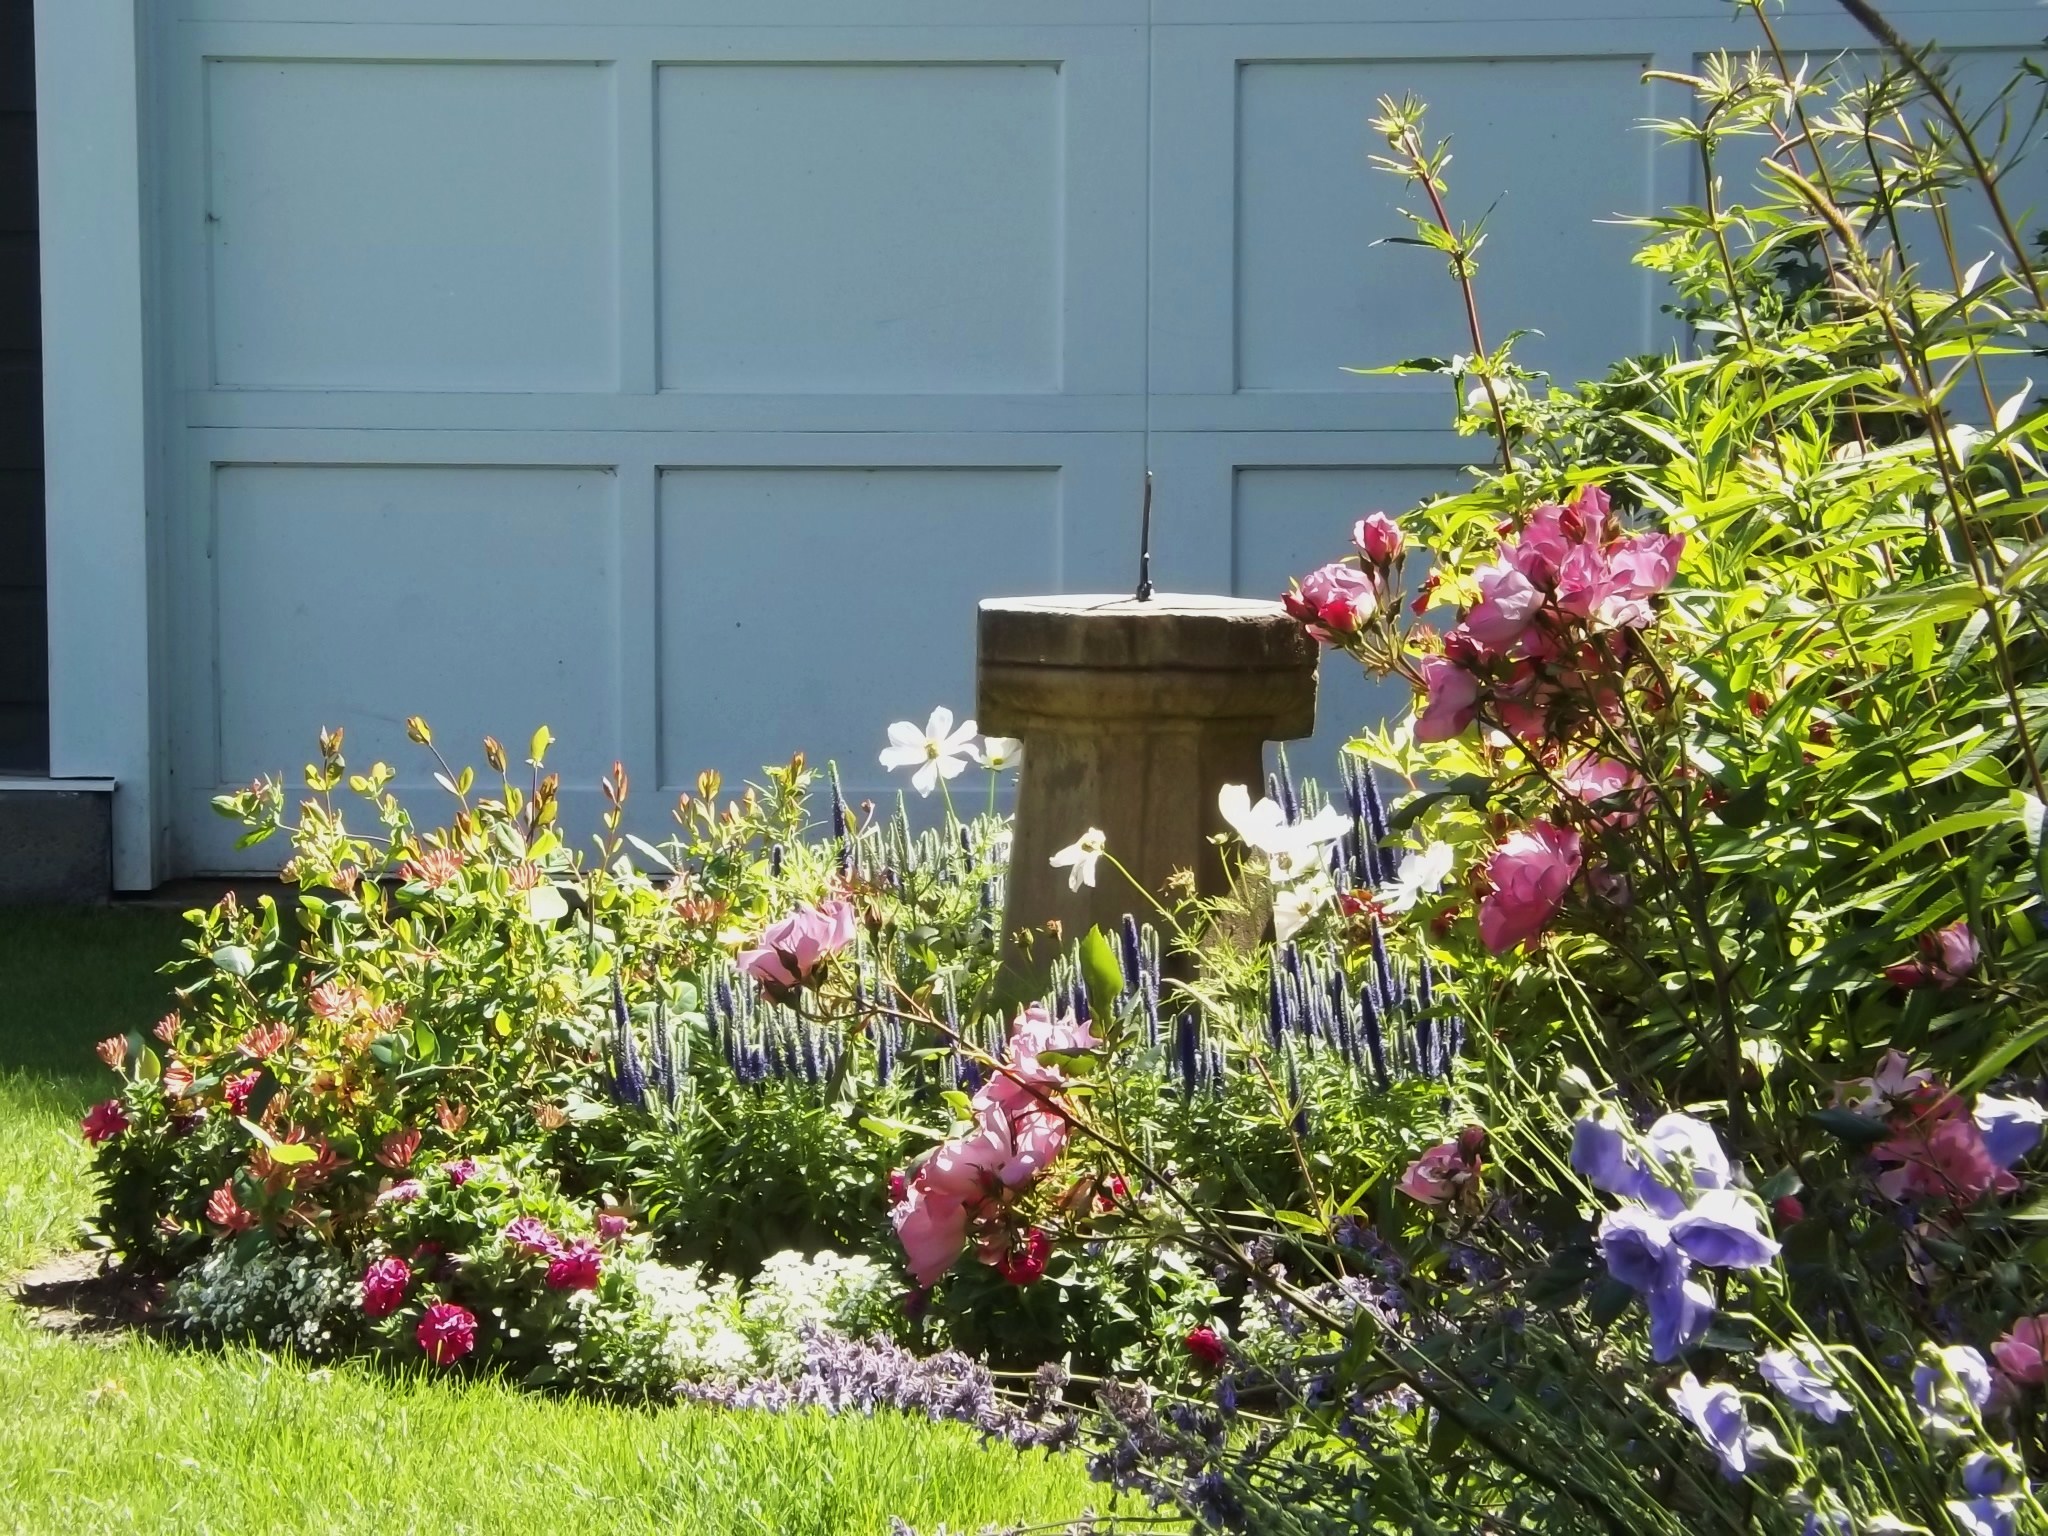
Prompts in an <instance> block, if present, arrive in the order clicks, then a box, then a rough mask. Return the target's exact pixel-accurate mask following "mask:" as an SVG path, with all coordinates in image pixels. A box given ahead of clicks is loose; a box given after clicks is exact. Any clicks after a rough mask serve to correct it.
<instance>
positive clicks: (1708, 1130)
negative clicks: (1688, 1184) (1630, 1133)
mask: <svg viewBox="0 0 2048 1536" xmlns="http://www.w3.org/2000/svg"><path fill="white" fill-rule="evenodd" d="M1643 1140H1644V1141H1646V1142H1647V1143H1649V1147H1650V1153H1651V1155H1652V1156H1653V1157H1655V1158H1656V1159H1657V1161H1658V1162H1660V1163H1662V1164H1664V1165H1665V1167H1667V1168H1671V1169H1673V1170H1674V1171H1675V1172H1678V1173H1681V1174H1690V1175H1691V1178H1692V1186H1693V1188H1695V1189H1726V1188H1727V1187H1728V1179H1729V1170H1728V1154H1727V1153H1726V1152H1724V1151H1722V1150H1721V1142H1720V1138H1718V1137H1717V1136H1715V1135H1714V1128H1713V1127H1712V1126H1710V1125H1708V1124H1707V1123H1706V1121H1704V1120H1695V1119H1694V1118H1693V1117H1692V1116H1691V1115H1665V1116H1664V1117H1663V1118H1661V1119H1660V1120H1658V1121H1657V1123H1656V1124H1655V1125H1653V1126H1651V1127H1650V1129H1649V1131H1648V1133H1647V1134H1645V1136H1644V1137H1643Z"/></svg>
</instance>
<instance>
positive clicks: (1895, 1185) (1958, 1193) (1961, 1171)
mask: <svg viewBox="0 0 2048 1536" xmlns="http://www.w3.org/2000/svg"><path fill="white" fill-rule="evenodd" d="M1835 1101H1836V1103H1837V1104H1839V1105H1841V1106H1842V1107H1844V1108H1847V1109H1851V1110H1853V1111H1855V1112H1856V1113H1857V1114H1859V1115H1865V1116H1868V1117H1870V1118H1873V1119H1881V1120H1882V1121H1883V1122H1884V1125H1885V1128H1886V1130H1887V1131H1888V1132H1889V1133H1890V1134H1889V1135H1887V1136H1886V1137H1885V1139H1884V1140H1882V1141H1880V1142H1879V1143H1878V1144H1877V1145H1876V1146H1874V1147H1873V1148H1871V1156H1872V1157H1873V1158H1874V1159H1876V1161H1877V1162H1878V1163H1880V1164H1882V1165H1884V1167H1885V1171H1884V1172H1883V1173H1881V1174H1879V1175H1878V1179H1877V1187H1878V1189H1879V1191H1880V1192H1881V1193H1882V1194H1883V1195H1884V1196H1885V1197H1886V1198H1887V1199H1890V1200H1947V1201H1951V1202H1953V1203H1954V1204H1956V1205H1972V1204H1975V1203H1976V1202H1977V1201H1978V1200H1981V1199H1983V1198H1984V1196H1986V1195H1991V1194H2000V1195H2003V1194H2010V1193H2011V1192H2012V1191H2014V1190H2016V1189H2018V1188H2019V1180H2018V1179H2017V1178H2016V1177H2014V1175H2013V1173H2012V1171H2011V1170H2012V1167H2013V1165H2014V1164H2016V1163H2017V1162H2019V1160H2020V1159H2021V1158H2023V1157H2025V1156H2026V1155H2027V1154H2028V1153H2029V1152H2031V1151H2033V1149H2034V1148H2035V1147H2036V1146H2037V1145H2038V1144H2039V1143H2040V1140H2041V1136H2042V1130H2043V1126H2044V1124H2048V1109H2044V1108H2043V1107H2042V1106H2041V1105H2040V1104H2037V1103H2036V1102H2034V1101H2033V1100H2031V1099H2022V1098H2009V1099H2008V1098H1995V1097H1993V1096H1991V1095H1989V1094H1983V1095H1979V1097H1978V1099H1977V1102H1976V1105H1975V1107H1974V1108H1971V1107H1968V1106H1965V1105H1964V1103H1963V1101H1962V1100H1961V1099H1960V1098H1958V1097H1957V1096H1956V1095H1955V1094H1954V1093H1953V1092H1952V1091H1950V1089H1949V1087H1948V1085H1947V1084H1945V1083H1943V1082H1941V1081H1940V1080H1939V1079H1938V1078H1936V1077H1935V1076H1933V1074H1931V1073H1929V1072H1925V1071H1914V1070H1913V1069H1912V1064H1911V1063H1910V1062H1909V1061H1908V1060H1907V1058H1906V1056H1905V1055H1904V1054H1903V1053H1902V1052H1899V1051H1888V1052H1886V1053H1885V1056H1884V1059H1883V1060H1882V1061H1880V1062H1879V1063H1878V1068H1877V1071H1876V1073H1874V1074H1873V1075H1872V1076H1870V1077H1862V1078H1855V1079H1852V1080H1850V1081H1849V1082H1845V1083H1838V1084H1836V1085H1835Z"/></svg>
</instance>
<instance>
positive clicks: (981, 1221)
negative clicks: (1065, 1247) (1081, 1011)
mask: <svg viewBox="0 0 2048 1536" xmlns="http://www.w3.org/2000/svg"><path fill="white" fill-rule="evenodd" d="M1101 1044H1102V1042H1101V1041H1100V1040H1097V1039H1096V1038H1095V1036H1094V1035H1093V1034H1091V1033H1090V1032H1089V1029H1088V1026H1087V1025H1085V1024H1080V1023H1076V1022H1075V1021H1074V1020H1073V1019H1072V1018H1071V1017H1068V1018H1063V1019H1060V1020H1059V1021H1057V1022H1055V1021H1054V1020H1053V1018H1052V1017H1051V1015H1050V1014H1048V1013H1047V1012H1046V1010H1045V1008H1044V1007H1043V1006H1041V1005H1037V1004H1034V1005H1033V1006H1032V1007H1030V1008H1027V1009H1026V1010H1025V1011H1024V1012H1023V1013H1021V1014H1019V1015H1018V1016H1017V1018H1016V1020H1015V1022H1014V1023H1013V1024H1012V1025H1011V1027H1010V1054H1009V1060H1008V1061H1006V1062H1004V1063H1003V1064H1002V1065H1001V1066H1000V1067H998V1068H997V1069H996V1070H995V1072H994V1073H993V1074H992V1075H991V1077H990V1079H989V1081H988V1082H987V1083H986V1084H985V1085H983V1087H982V1089H981V1091H980V1092H979V1093H977V1094H976V1095H975V1096H974V1106H973V1107H974V1127H973V1129H972V1130H970V1131H968V1132H967V1133H966V1134H965V1135H962V1136H956V1137H954V1138H952V1139H951V1140H949V1141H945V1142H942V1143H940V1145H939V1146H938V1147H937V1149H936V1150H934V1151H933V1152H932V1153H931V1155H930V1156H928V1157H927V1158H926V1159H925V1160H924V1162H923V1163H922V1164H920V1165H919V1167H918V1169H917V1173H916V1175H915V1177H913V1178H912V1179H910V1180H909V1182H908V1183H907V1185H906V1186H905V1188H904V1191H903V1196H902V1198H901V1199H900V1200H899V1201H898V1202H897V1204H896V1207H895V1209H894V1210H893V1211H891V1212H890V1219H891V1220H892V1221H893V1222H894V1223H895V1226H896V1237H897V1240H898V1241H899V1242H901V1243H902V1244H903V1252H904V1256H905V1258H906V1259H907V1260H908V1261H909V1265H910V1273H911V1276H912V1278H914V1279H915V1280H916V1281H917V1283H918V1284H919V1285H921V1286H929V1285H932V1284H933V1283H935V1282H936V1281H937V1280H938V1278H939V1277H940V1276H941V1275H943V1274H945V1272H946V1271H947V1270H949V1269H951V1268H952V1267H953V1264H954V1262H955V1261H956V1260H958V1259H959V1257H960V1255H961V1254H962V1253H964V1252H966V1250H967V1245H968V1240H969V1237H970V1235H973V1236H974V1237H976V1238H977V1240H978V1243H979V1250H980V1257H981V1259H982V1261H983V1262H984V1263H987V1264H991V1265H996V1266H999V1267H1001V1266H1003V1265H1005V1263H1006V1262H1007V1263H1008V1264H1009V1265H1010V1266H1011V1267H1012V1268H1013V1269H1014V1270H1015V1271H1016V1277H1019V1278H1021V1277H1023V1276H1026V1275H1028V1277H1029V1279H1030V1280H1035V1279H1037V1278H1038V1276H1039V1274H1041V1273H1043V1272H1044V1255H1043V1254H1041V1255H1039V1256H1038V1258H1037V1260H1036V1263H1035V1264H1034V1262H1033V1249H1034V1246H1035V1245H1034V1244H1033V1243H1032V1242H1031V1240H1030V1239H1028V1238H1027V1240H1026V1243H1025V1246H1024V1248H1023V1250H1022V1251H1021V1254H1020V1255H1017V1256H1016V1257H1013V1253H1014V1252H1015V1244H1014V1243H1013V1241H1012V1235H1011V1234H1010V1233H1008V1232H1007V1231H1006V1230H1005V1229H1004V1227H1003V1216H1004V1213H1005V1212H1006V1211H1007V1210H1008V1209H1009V1208H1010V1206H1011V1205H1012V1204H1013V1203H1014V1202H1015V1201H1016V1199H1017V1198H1018V1197H1019V1196H1020V1195H1021V1194H1023V1192H1024V1191H1026V1190H1027V1189H1029V1188H1030V1187H1031V1186H1032V1185H1033V1184H1034V1183H1036V1182H1037V1181H1038V1179H1039V1178H1040V1177H1041V1176H1042V1175H1043V1174H1044V1173H1045V1171H1046V1170H1047V1169H1048V1168H1050V1167H1051V1166H1052V1165H1053V1163H1054V1162H1056V1161H1057V1160H1058V1159H1059V1156H1060V1154H1061V1153H1062V1152H1064V1151H1065V1150H1066V1146H1067V1138H1068V1136H1069V1134H1070V1129H1071V1128H1070V1126H1069V1125H1068V1121H1067V1116H1066V1112H1065V1110H1064V1109H1063V1108H1061V1106H1060V1104H1059V1101H1058V1095H1059V1092H1060V1089H1061V1088H1062V1087H1063V1086H1064V1085H1065V1083H1066V1076H1065V1074H1064V1073H1062V1072H1061V1071H1060V1069H1059V1068H1058V1067H1056V1066H1054V1065H1053V1064H1052V1063H1051V1062H1048V1061H1045V1060H1043V1059H1042V1058H1043V1057H1044V1056H1045V1055H1046V1054H1048V1053H1055V1052H1065V1051H1090V1050H1095V1049H1096V1048H1098V1047H1099V1046H1100V1045H1101ZM1048 1251H1049V1244H1048ZM1020 1258H1021V1266H1020V1264H1019V1259H1020ZM1023 1283H1028V1281H1024V1282H1023Z"/></svg>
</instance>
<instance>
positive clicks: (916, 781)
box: [910, 759, 939, 795]
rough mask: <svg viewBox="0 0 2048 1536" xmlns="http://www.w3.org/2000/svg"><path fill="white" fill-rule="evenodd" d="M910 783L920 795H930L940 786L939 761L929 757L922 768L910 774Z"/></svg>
mask: <svg viewBox="0 0 2048 1536" xmlns="http://www.w3.org/2000/svg"><path fill="white" fill-rule="evenodd" d="M910 785H911V788H913V789H915V790H916V791H917V792H918V793H919V794H920V795H929V794H930V793H931V792H932V791H933V790H935V789H937V788H938V787H939V765H938V763H937V761H936V760H930V759H928V760H927V761H926V762H925V765H924V766H923V767H922V768H920V769H918V770H917V772H916V773H913V774H912V775H911V776H910Z"/></svg>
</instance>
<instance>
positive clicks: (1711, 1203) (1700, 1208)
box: [1671, 1188, 1778, 1269]
mask: <svg viewBox="0 0 2048 1536" xmlns="http://www.w3.org/2000/svg"><path fill="white" fill-rule="evenodd" d="M1671 1239H1672V1241H1673V1242H1675V1243H1677V1244H1678V1246H1679V1247H1680V1248H1683V1249H1684V1250H1685V1252H1686V1256H1687V1257H1688V1258H1691V1259H1693V1260H1695V1261H1697V1262H1698V1263H1701V1264H1705V1265H1706V1266H1707V1267H1708V1268H1710V1269H1760V1268H1762V1267H1763V1266H1764V1265H1766V1264H1768V1263H1770V1262H1771V1260H1772V1259H1774V1258H1775V1257H1777V1253H1778V1244H1777V1241H1776V1240H1775V1239H1774V1238H1771V1237H1767V1236H1765V1234H1764V1230H1763V1212H1762V1211H1760V1210H1759V1209H1758V1208H1757V1207H1756V1206H1755V1205H1754V1204H1753V1203H1752V1202H1750V1201H1749V1200H1747V1199H1745V1198H1744V1197H1743V1196H1742V1195H1740V1194H1739V1193H1737V1192H1736V1191H1735V1190H1732V1189H1721V1188H1713V1189H1709V1190H1707V1191H1706V1192H1705V1193H1704V1194H1702V1195H1701V1196H1700V1197H1699V1199H1697V1200H1695V1201H1694V1202H1693V1207H1692V1209H1691V1210H1689V1211H1687V1212H1686V1213H1685V1214H1684V1215H1683V1216H1680V1217H1679V1218H1678V1219H1677V1220H1675V1221H1673V1222H1672V1223H1671Z"/></svg>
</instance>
